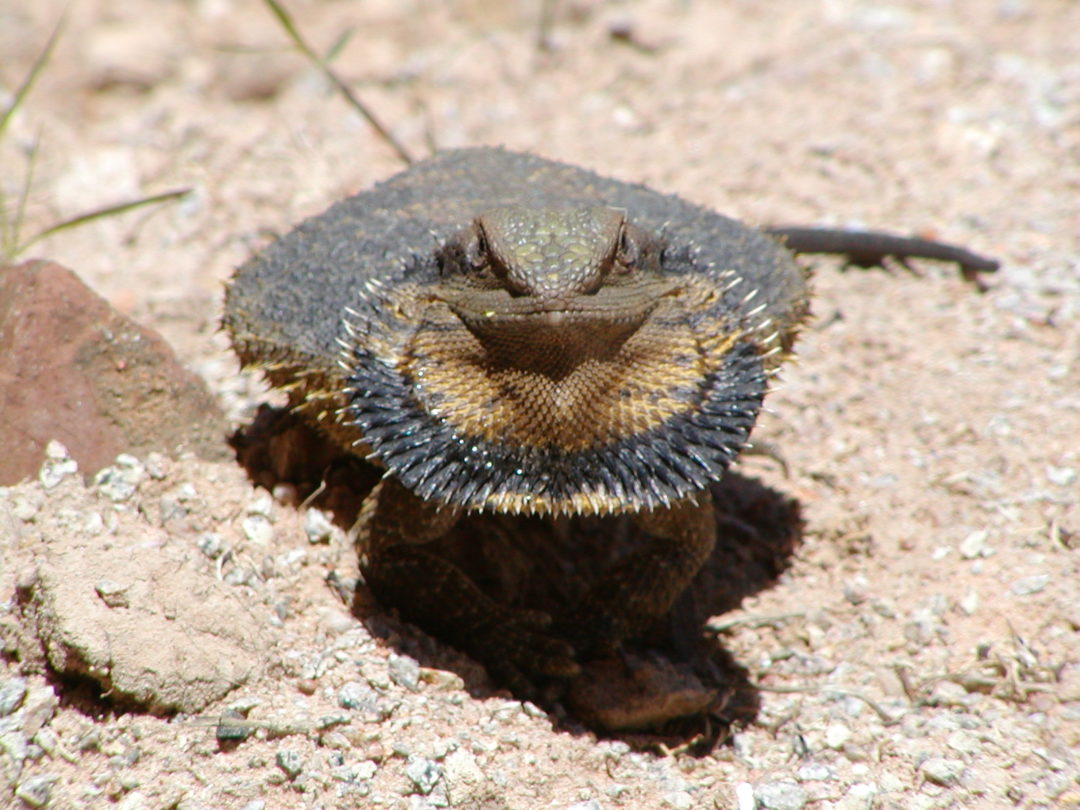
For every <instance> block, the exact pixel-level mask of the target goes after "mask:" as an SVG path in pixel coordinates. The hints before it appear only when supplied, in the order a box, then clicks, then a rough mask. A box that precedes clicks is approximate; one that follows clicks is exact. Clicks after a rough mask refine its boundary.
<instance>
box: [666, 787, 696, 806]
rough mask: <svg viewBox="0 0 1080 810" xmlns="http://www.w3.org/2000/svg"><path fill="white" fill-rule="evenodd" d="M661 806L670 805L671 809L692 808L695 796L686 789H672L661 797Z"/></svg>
mask: <svg viewBox="0 0 1080 810" xmlns="http://www.w3.org/2000/svg"><path fill="white" fill-rule="evenodd" d="M660 806H661V807H670V808H671V810H691V808H692V807H693V806H694V797H693V796H691V795H690V794H689V793H687V792H686V791H685V790H676V791H672V792H671V793H667V794H665V795H664V797H663V798H661V799H660Z"/></svg>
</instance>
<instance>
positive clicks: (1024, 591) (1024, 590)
mask: <svg viewBox="0 0 1080 810" xmlns="http://www.w3.org/2000/svg"><path fill="white" fill-rule="evenodd" d="M1049 582H1050V575H1049V574H1039V575H1037V576H1034V577H1024V578H1023V579H1018V580H1016V581H1015V582H1013V584H1012V585H1011V586H1010V587H1009V590H1011V591H1012V592H1013V593H1014V594H1015V595H1016V596H1030V595H1031V594H1033V593H1038V592H1039V591H1041V590H1042V589H1043V588H1045V587H1046V586H1047V584H1048V583H1049Z"/></svg>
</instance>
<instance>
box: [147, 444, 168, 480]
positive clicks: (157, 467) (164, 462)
mask: <svg viewBox="0 0 1080 810" xmlns="http://www.w3.org/2000/svg"><path fill="white" fill-rule="evenodd" d="M144 464H145V467H146V473H147V475H149V476H150V477H151V478H153V479H154V480H155V481H162V480H164V479H165V477H166V476H167V475H168V474H169V459H168V458H166V457H165V456H164V455H162V454H161V453H158V452H156V451H155V452H153V453H147V454H146V461H145V462H144Z"/></svg>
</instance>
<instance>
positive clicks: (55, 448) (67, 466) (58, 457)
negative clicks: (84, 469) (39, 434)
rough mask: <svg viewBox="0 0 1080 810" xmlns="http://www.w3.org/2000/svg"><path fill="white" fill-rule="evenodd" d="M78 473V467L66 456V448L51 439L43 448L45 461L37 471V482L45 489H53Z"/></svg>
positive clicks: (73, 460)
mask: <svg viewBox="0 0 1080 810" xmlns="http://www.w3.org/2000/svg"><path fill="white" fill-rule="evenodd" d="M78 471H79V465H78V463H77V462H76V461H75V459H73V458H71V456H70V455H69V454H68V451H67V448H66V447H64V445H62V444H60V442H58V441H56V440H55V439H53V440H52V441H50V442H49V443H48V444H47V445H46V446H45V461H44V462H42V465H41V469H40V470H39V471H38V480H39V481H40V482H41V483H42V485H43V486H44V487H45V489H53V488H54V487H56V486H59V484H60V482H61V481H63V480H64V479H65V478H67V477H68V476H69V475H74V474H75V473H77V472H78Z"/></svg>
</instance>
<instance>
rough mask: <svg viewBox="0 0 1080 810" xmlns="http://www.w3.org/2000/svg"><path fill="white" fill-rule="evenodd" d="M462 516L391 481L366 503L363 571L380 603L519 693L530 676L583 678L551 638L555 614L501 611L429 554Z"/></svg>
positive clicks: (361, 532) (567, 649)
mask: <svg viewBox="0 0 1080 810" xmlns="http://www.w3.org/2000/svg"><path fill="white" fill-rule="evenodd" d="M461 514H462V510H461V509H459V508H455V507H451V506H446V505H443V504H439V503H437V502H435V501H425V500H423V499H421V498H420V497H418V496H417V495H415V494H414V493H413V492H412V491H411V490H409V489H407V488H406V487H405V486H404V485H403V484H401V483H400V482H399V481H398V480H397V479H395V478H384V479H383V480H382V481H381V482H380V483H379V485H378V486H376V487H375V489H374V490H373V491H372V493H371V495H370V496H369V497H368V499H367V500H366V501H365V502H364V506H363V508H362V509H361V511H360V516H359V517H358V518H357V527H356V528H357V533H356V537H357V540H356V542H357V550H358V552H359V554H360V567H361V571H362V572H363V574H364V578H365V579H366V580H367V583H368V585H369V586H370V587H371V589H372V591H373V592H374V593H375V596H376V598H378V599H379V601H380V602H382V603H383V604H384V605H390V606H393V607H396V608H397V609H398V611H399V612H400V613H401V615H402V616H403V617H404V618H405V619H407V620H408V621H411V622H413V623H414V624H416V625H418V626H419V627H421V628H423V629H424V630H426V631H428V632H430V633H431V634H432V635H434V636H436V637H438V638H440V639H443V640H445V641H447V642H449V643H450V644H452V645H454V646H455V647H458V648H460V649H462V650H464V651H465V652H467V653H469V654H470V655H472V656H473V657H474V658H476V659H477V660H479V661H481V662H482V663H483V664H485V665H486V666H487V667H488V670H489V671H490V672H492V674H493V675H494V676H495V677H496V678H497V679H500V680H503V681H506V682H507V683H509V685H510V686H511V687H512V688H514V689H515V690H517V689H521V690H522V691H528V680H527V678H526V677H525V675H524V674H523V673H526V672H530V673H539V674H543V675H550V676H555V677H570V676H573V675H576V674H577V672H578V666H577V664H576V663H575V661H574V651H573V649H572V648H571V646H570V645H569V644H567V643H566V642H565V641H562V640H560V639H557V638H554V637H553V636H550V635H548V634H547V633H546V632H545V631H546V629H547V627H548V625H549V624H550V623H551V619H550V617H549V616H548V615H547V614H545V613H542V612H540V611H530V610H514V609H511V608H507V607H505V606H503V605H500V604H499V603H497V602H495V601H494V600H492V599H491V598H490V597H488V596H487V595H486V594H484V593H483V592H482V591H481V590H480V589H479V588H477V587H476V585H475V584H474V583H473V582H472V580H470V579H469V577H468V576H467V575H466V574H465V572H463V571H462V570H461V569H460V568H458V567H457V566H455V565H453V564H452V563H450V562H448V561H447V560H444V559H443V558H441V557H439V556H437V555H435V554H433V553H431V552H430V551H428V550H426V549H424V548H422V546H423V545H424V544H426V543H429V542H431V541H433V540H437V539H438V538H440V537H442V536H443V535H444V534H446V533H447V532H448V531H450V529H451V528H453V526H454V524H456V523H457V521H458V520H459V518H460V517H461Z"/></svg>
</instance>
